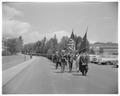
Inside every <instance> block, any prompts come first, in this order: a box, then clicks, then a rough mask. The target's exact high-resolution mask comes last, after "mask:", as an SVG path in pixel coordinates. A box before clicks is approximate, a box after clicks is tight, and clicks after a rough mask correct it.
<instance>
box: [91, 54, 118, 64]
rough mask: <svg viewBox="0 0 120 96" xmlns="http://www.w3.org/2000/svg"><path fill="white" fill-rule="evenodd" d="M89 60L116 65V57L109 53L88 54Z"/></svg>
mask: <svg viewBox="0 0 120 96" xmlns="http://www.w3.org/2000/svg"><path fill="white" fill-rule="evenodd" d="M90 62H91V63H96V64H102V65H116V64H118V58H117V57H114V56H109V55H106V56H104V55H90Z"/></svg>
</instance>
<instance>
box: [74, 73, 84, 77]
mask: <svg viewBox="0 0 120 96" xmlns="http://www.w3.org/2000/svg"><path fill="white" fill-rule="evenodd" d="M72 75H73V76H83V75H82V74H77V73H75V74H72Z"/></svg>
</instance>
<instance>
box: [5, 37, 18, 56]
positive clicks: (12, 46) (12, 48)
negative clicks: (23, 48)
mask: <svg viewBox="0 0 120 96" xmlns="http://www.w3.org/2000/svg"><path fill="white" fill-rule="evenodd" d="M5 45H6V47H7V51H9V52H10V53H11V54H16V53H17V48H16V45H17V43H16V39H14V38H13V39H8V40H7V41H6V44H5Z"/></svg>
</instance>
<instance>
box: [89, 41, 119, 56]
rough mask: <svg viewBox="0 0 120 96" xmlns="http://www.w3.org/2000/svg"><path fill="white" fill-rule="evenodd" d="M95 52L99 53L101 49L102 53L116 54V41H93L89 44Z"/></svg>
mask: <svg viewBox="0 0 120 96" xmlns="http://www.w3.org/2000/svg"><path fill="white" fill-rule="evenodd" d="M90 48H93V50H94V51H95V53H96V54H100V52H99V51H100V49H102V50H103V54H107V55H118V43H111V42H110V43H100V42H97V43H94V44H91V45H90Z"/></svg>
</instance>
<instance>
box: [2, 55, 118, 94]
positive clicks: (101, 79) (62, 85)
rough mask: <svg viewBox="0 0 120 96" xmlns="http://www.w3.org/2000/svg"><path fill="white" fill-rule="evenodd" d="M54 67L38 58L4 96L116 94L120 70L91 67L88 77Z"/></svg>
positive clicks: (8, 83)
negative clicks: (119, 71)
mask: <svg viewBox="0 0 120 96" xmlns="http://www.w3.org/2000/svg"><path fill="white" fill-rule="evenodd" d="M53 65H54V64H53V63H52V62H51V61H50V60H48V59H46V58H44V57H36V58H35V59H34V60H33V61H32V62H31V63H30V64H29V66H27V67H26V68H25V69H23V70H22V71H21V72H20V73H19V74H18V75H16V76H15V77H14V78H12V79H11V80H10V81H9V82H7V83H6V84H5V85H4V86H3V87H2V91H3V94H117V93H118V69H117V68H112V66H104V65H95V64H89V72H88V75H87V76H82V75H81V73H77V72H75V69H73V72H72V73H69V72H67V69H66V72H65V73H61V72H60V70H59V69H58V70H55V69H54V66H53Z"/></svg>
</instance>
